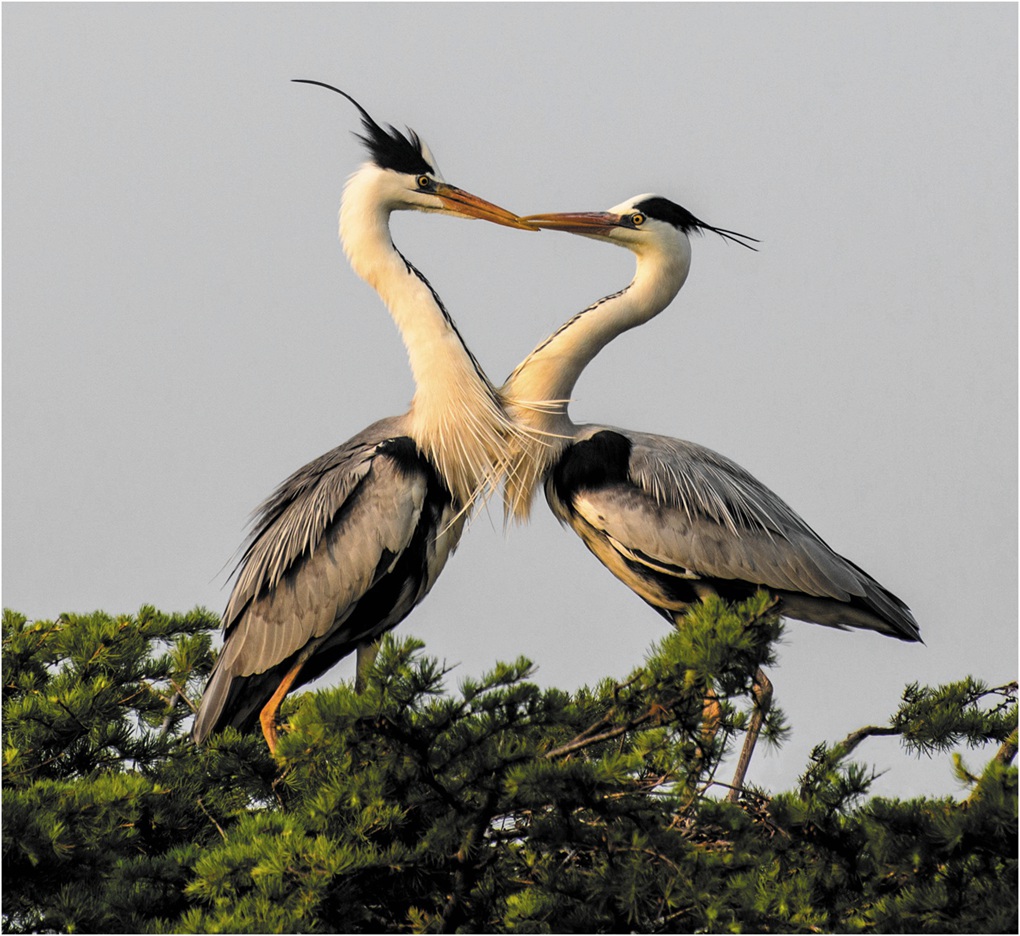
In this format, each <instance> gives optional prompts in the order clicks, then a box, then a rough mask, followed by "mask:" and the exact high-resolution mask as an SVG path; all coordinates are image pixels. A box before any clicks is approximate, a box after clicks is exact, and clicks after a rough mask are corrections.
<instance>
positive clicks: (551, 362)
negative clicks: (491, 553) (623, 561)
mask: <svg viewBox="0 0 1020 936" xmlns="http://www.w3.org/2000/svg"><path fill="white" fill-rule="evenodd" d="M635 253H636V254H637V269H636V271H635V274H634V279H633V280H631V282H630V284H629V285H628V286H626V287H625V288H624V289H622V290H620V291H619V292H617V293H613V294H612V295H609V296H605V297H604V298H602V299H599V300H598V301H597V302H593V303H592V304H591V305H590V306H588V307H587V308H586V309H584V310H583V311H581V312H579V313H578V314H577V315H575V316H573V317H572V318H570V319H568V320H567V321H566V322H565V323H564V324H563V325H561V326H560V327H559V328H558V329H557V330H556V331H555V332H553V333H552V334H551V335H550V336H549V337H548V338H546V339H545V341H543V342H542V343H541V344H539V345H538V347H536V348H535V350H534V351H532V352H531V354H529V355H528V356H527V357H526V358H525V359H524V360H523V361H522V362H521V363H520V364H519V365H518V366H517V368H516V370H514V372H513V373H512V374H511V375H510V377H509V378H508V379H507V381H506V383H505V384H504V385H503V387H502V389H501V390H500V396H501V397H502V399H503V402H504V406H505V407H506V409H507V412H509V413H510V414H511V416H512V417H513V419H514V421H515V422H517V424H518V425H519V426H521V427H522V428H524V429H525V430H526V433H525V434H523V435H522V437H521V439H520V440H519V441H517V442H515V444H514V446H512V448H513V453H512V458H511V467H510V469H509V470H508V473H507V477H506V481H505V490H504V493H505V499H504V509H505V511H506V513H507V514H508V515H511V514H512V515H513V516H515V517H517V518H518V519H523V518H525V517H527V515H528V512H529V511H530V507H531V502H532V499H533V498H534V493H535V490H536V489H537V487H538V485H539V484H540V483H541V481H542V479H543V478H544V476H545V474H546V472H547V471H548V470H549V469H550V468H551V467H552V466H553V465H554V464H555V463H556V462H557V461H558V460H559V457H560V455H561V454H562V452H563V450H564V449H565V448H566V447H567V445H569V444H570V442H571V440H572V439H573V437H574V434H575V431H576V429H577V427H576V426H575V424H574V423H573V422H572V421H571V419H570V416H569V415H568V413H567V406H568V405H569V402H570V395H571V394H572V393H573V390H574V386H575V384H576V383H577V381H578V378H579V377H580V376H581V374H582V372H583V371H584V369H585V367H587V366H588V364H589V363H590V362H591V361H592V360H593V359H594V357H595V356H596V355H597V354H598V353H599V351H601V350H602V349H603V348H604V347H605V346H606V345H607V344H609V342H610V341H612V340H613V339H614V338H616V337H617V336H618V335H621V334H623V332H625V331H628V330H629V329H631V328H634V327H636V326H637V325H642V324H644V323H645V322H647V321H649V320H650V319H652V318H654V317H655V316H656V315H658V314H659V313H660V312H661V311H662V310H663V309H665V308H666V306H668V305H669V304H670V302H672V301H673V298H674V297H675V296H676V294H677V293H678V292H679V291H680V288H681V287H682V286H683V284H684V281H685V280H686V279H687V274H688V272H689V271H690V251H689V249H688V250H679V251H676V250H670V251H664V250H663V251H660V250H654V249H648V250H643V251H641V252H637V251H635ZM536 437H537V438H536ZM539 439H541V441H539Z"/></svg>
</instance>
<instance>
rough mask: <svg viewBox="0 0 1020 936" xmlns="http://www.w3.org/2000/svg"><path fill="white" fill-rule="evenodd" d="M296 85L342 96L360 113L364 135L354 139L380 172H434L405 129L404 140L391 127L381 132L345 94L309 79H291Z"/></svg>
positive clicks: (419, 144) (413, 136) (414, 136)
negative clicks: (333, 92) (306, 85)
mask: <svg viewBox="0 0 1020 936" xmlns="http://www.w3.org/2000/svg"><path fill="white" fill-rule="evenodd" d="M291 80H292V81H296V82H297V83H298V84H310V85H318V86H319V87H320V88H326V89H328V90H329V91H335V92H336V93H337V94H342V95H343V96H344V97H345V98H347V100H348V101H350V102H351V103H352V104H353V105H354V106H355V107H356V108H357V109H358V111H359V112H360V113H361V126H362V127H364V128H365V133H364V134H360V133H356V134H355V136H356V137H357V138H358V139H359V140H361V142H362V143H364V144H365V146H367V147H368V151H369V153H371V155H372V161H373V162H374V163H375V164H376V165H377V166H378V167H379V168H380V169H392V170H393V171H394V172H406V173H407V174H408V175H416V174H418V173H422V172H434V171H435V170H434V168H433V167H432V166H430V165H429V163H428V160H426V159H425V151H424V149H423V147H422V142H421V140H420V139H419V138H418V134H417V133H415V132H414V131H413V130H411V129H410V128H408V131H407V133H408V136H404V134H403V133H401V132H400V131H399V130H398V129H397V128H396V127H394V126H393V125H392V124H390V125H388V128H387V129H385V130H384V129H383V128H382V127H380V126H379V124H377V123H376V122H375V121H374V120H373V119H372V115H371V114H369V112H368V111H367V110H365V108H363V107H362V106H361V105H360V104H359V103H358V102H357V101H355V100H354V98H352V97H351V96H350V95H349V94H348V93H347V92H346V91H341V90H340V89H339V88H334V87H333V86H332V85H328V84H326V83H325V82H323V81H313V80H312V79H311V78H292V79H291Z"/></svg>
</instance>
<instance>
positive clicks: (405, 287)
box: [340, 164, 516, 507]
mask: <svg viewBox="0 0 1020 936" xmlns="http://www.w3.org/2000/svg"><path fill="white" fill-rule="evenodd" d="M395 178H397V177H396V176H395V174H394V173H388V172H387V171H386V170H380V169H378V168H377V167H375V166H372V165H370V164H369V165H366V166H364V167H362V169H361V170H359V171H358V172H356V173H355V174H354V175H353V176H351V178H350V179H349V180H348V183H347V186H346V187H345V189H344V197H343V200H342V202H341V206H340V240H341V242H342V243H343V247H344V252H345V253H346V254H347V257H348V259H349V260H350V263H351V266H352V267H353V269H354V272H355V273H357V274H358V276H360V277H361V278H362V279H363V280H365V282H367V283H368V284H369V285H370V286H372V288H373V289H375V290H376V292H378V293H379V296H380V297H381V298H382V300H383V302H384V303H385V304H386V307H387V308H388V309H389V311H390V315H392V317H393V320H394V322H395V323H396V325H397V329H398V330H399V331H400V336H401V338H402V339H403V341H404V346H405V347H406V348H407V356H408V359H409V361H410V364H411V371H412V373H413V374H414V380H415V385H416V389H415V394H414V399H413V400H412V402H411V408H410V410H409V412H408V421H409V425H410V429H409V433H408V434H409V435H410V436H411V438H413V439H414V441H415V443H416V444H417V445H418V447H419V449H421V451H422V452H423V453H424V454H425V455H426V456H427V457H428V458H429V459H430V460H431V461H432V462H433V464H434V465H435V466H436V467H437V468H438V470H439V473H440V474H441V475H442V477H443V479H444V480H445V482H446V484H447V486H448V487H449V489H450V491H451V493H452V494H453V495H454V496H455V497H456V498H457V500H458V501H459V502H460V504H461V505H462V506H463V507H468V506H469V505H470V504H471V502H472V501H473V500H474V498H475V497H476V496H477V495H478V494H479V493H481V491H482V490H483V489H485V488H486V487H489V486H491V485H492V484H494V483H495V482H496V480H497V478H498V474H499V472H500V471H502V470H505V462H506V458H507V438H508V436H511V435H513V434H515V432H516V430H515V428H514V426H513V423H512V422H511V421H510V419H509V417H508V416H507V415H506V413H505V412H504V411H503V409H502V407H501V406H500V404H499V401H498V398H497V396H496V393H495V391H494V390H493V388H492V385H491V384H490V383H489V381H488V380H487V379H486V377H485V375H484V374H483V373H482V371H481V368H480V367H479V366H478V364H477V362H476V361H475V360H474V358H473V357H472V355H471V353H470V352H469V351H468V349H467V348H466V347H465V345H464V342H463V341H462V340H461V337H460V335H459V334H458V333H457V329H456V327H455V326H454V324H453V321H452V319H450V317H449V316H448V315H447V314H446V312H445V310H444V309H443V307H442V305H441V303H440V300H439V297H438V296H437V295H436V294H435V293H434V292H433V290H432V288H431V287H430V286H429V284H428V282H427V281H426V280H425V279H424V277H422V276H421V275H420V274H419V273H418V272H417V271H416V270H415V269H414V267H412V266H411V265H410V264H409V263H408V262H407V261H406V260H405V259H404V258H403V256H401V254H400V253H399V252H398V251H397V249H396V248H395V247H394V246H393V241H392V239H391V237H390V229H389V218H390V214H391V213H392V211H393V210H394V208H395V207H396V205H395V204H394V200H393V199H391V198H387V194H386V191H387V188H392V186H393V184H394V180H395Z"/></svg>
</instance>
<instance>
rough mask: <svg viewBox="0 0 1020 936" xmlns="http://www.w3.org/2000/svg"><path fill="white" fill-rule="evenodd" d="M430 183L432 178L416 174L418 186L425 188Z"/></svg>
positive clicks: (428, 186)
mask: <svg viewBox="0 0 1020 936" xmlns="http://www.w3.org/2000/svg"><path fill="white" fill-rule="evenodd" d="M431 185H432V180H431V179H430V178H429V177H428V176H427V175H420V176H418V188H421V189H427V188H430V187H431Z"/></svg>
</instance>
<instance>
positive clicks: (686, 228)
mask: <svg viewBox="0 0 1020 936" xmlns="http://www.w3.org/2000/svg"><path fill="white" fill-rule="evenodd" d="M634 208H635V209H636V210H637V211H640V212H641V213H642V214H646V215H648V217H649V218H656V219H657V220H659V221H665V222H666V223H667V224H672V225H673V227H676V228H679V229H680V230H681V231H683V232H684V234H690V233H691V232H694V231H696V232H698V233H701V232H702V231H712V232H713V233H715V234H718V235H719V236H720V237H722V238H724V239H725V240H729V241H733V243H734V244H740V246H741V247H746V248H747V249H748V250H757V249H758V248H757V247H752V246H751V244H747V243H744V242H745V241H751V242H752V243H754V244H757V243H760V241H759V240H758V238H757V237H748V235H746V234H738V233H737V232H736V231H727V230H726V229H725V228H717V227H712V225H711V224H705V222H704V221H702V220H701V219H700V218H696V217H695V216H694V215H692V214H691V213H690V212H689V211H688V210H687V209H686V208H684V207H682V206H681V205H678V204H677V203H676V202H671V201H670V200H669V199H668V198H663V197H662V196H661V195H655V196H654V197H652V198H646V199H645V200H644V201H643V202H641V204H639V205H635V206H634Z"/></svg>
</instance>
